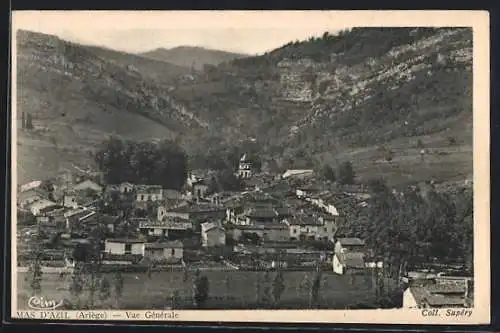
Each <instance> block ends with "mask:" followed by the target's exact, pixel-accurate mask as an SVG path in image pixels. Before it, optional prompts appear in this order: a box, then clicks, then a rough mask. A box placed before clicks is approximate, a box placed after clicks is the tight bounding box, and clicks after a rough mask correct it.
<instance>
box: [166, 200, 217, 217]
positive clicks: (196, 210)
mask: <svg viewBox="0 0 500 333" xmlns="http://www.w3.org/2000/svg"><path fill="white" fill-rule="evenodd" d="M165 216H166V217H178V218H181V219H184V220H191V219H198V218H201V219H211V218H213V219H224V217H225V216H226V211H225V209H224V208H222V207H220V206H216V205H213V204H191V205H182V206H178V207H175V208H172V209H169V210H168V211H167V212H166V213H165Z"/></svg>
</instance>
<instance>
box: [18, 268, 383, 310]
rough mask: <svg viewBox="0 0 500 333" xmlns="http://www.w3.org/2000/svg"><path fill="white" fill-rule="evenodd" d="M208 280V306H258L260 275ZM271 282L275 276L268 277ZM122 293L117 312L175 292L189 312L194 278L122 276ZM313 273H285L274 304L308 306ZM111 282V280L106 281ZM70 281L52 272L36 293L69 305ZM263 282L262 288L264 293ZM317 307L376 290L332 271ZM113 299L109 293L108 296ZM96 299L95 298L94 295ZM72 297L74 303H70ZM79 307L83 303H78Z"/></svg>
mask: <svg viewBox="0 0 500 333" xmlns="http://www.w3.org/2000/svg"><path fill="white" fill-rule="evenodd" d="M204 274H206V276H207V277H208V279H209V285H210V287H209V301H208V302H207V307H208V308H250V309H251V308H255V307H262V306H263V304H262V303H261V302H259V301H258V300H257V296H256V295H257V287H256V285H257V283H256V282H257V280H258V276H259V275H260V276H261V278H262V277H263V276H264V273H262V272H242V271H207V272H204ZM24 276H25V275H24V273H18V279H17V283H18V285H17V290H18V293H17V295H18V296H17V297H18V308H19V309H25V308H26V307H27V301H28V299H29V298H30V297H31V295H32V292H31V290H30V289H29V286H28V285H27V283H26V282H25V280H24ZM270 276H271V281H272V279H273V278H274V273H271V275H270ZM123 277H124V291H123V295H122V298H121V300H120V301H119V305H118V306H119V308H121V309H152V308H153V309H161V308H166V307H171V306H172V294H173V291H174V290H177V292H178V296H177V297H178V298H177V299H178V301H177V302H176V303H175V305H174V307H177V308H188V307H191V306H192V287H193V279H194V274H193V273H190V274H189V275H188V279H187V281H183V280H184V279H183V273H182V272H157V273H153V274H152V276H151V278H149V277H148V276H147V274H136V273H126V274H123ZM311 277H312V272H285V273H284V281H285V282H284V284H285V291H284V292H283V295H282V297H281V301H280V303H279V305H278V307H279V308H307V307H308V306H309V296H308V295H309V289H308V288H307V287H303V285H304V280H305V279H310V278H311ZM109 278H110V280H111V281H113V280H112V278H113V277H112V276H110V277H109ZM70 283H71V277H69V276H67V277H65V278H63V279H61V278H60V277H59V276H58V275H57V274H45V275H44V276H43V280H42V291H41V295H43V296H44V297H45V298H51V299H57V300H61V299H66V300H69V301H70V302H74V299H73V298H72V296H71V294H70V292H69V290H68V288H69V285H70ZM264 285H265V284H261V290H263V289H264V288H265V287H264ZM319 294H320V300H319V301H318V307H319V308H332V309H335V308H337V309H343V308H347V307H349V308H351V307H353V308H356V307H358V306H362V305H363V304H370V303H372V302H374V300H375V288H374V287H373V282H372V279H371V277H369V276H366V277H365V276H357V277H356V278H355V280H354V281H352V280H351V278H350V277H349V276H338V275H334V274H333V273H330V272H328V273H325V274H323V281H322V284H321V289H320V293H319ZM112 295H114V293H113V292H112ZM95 298H96V299H97V298H98V297H97V296H96V297H95ZM72 299H73V300H72ZM80 299H81V301H82V302H85V299H87V300H88V291H87V292H86V293H85V295H83V296H81V298H80ZM80 304H82V303H80ZM94 304H95V307H97V308H101V309H109V308H112V307H116V306H117V305H116V304H117V303H116V298H115V297H113V296H111V298H110V299H108V300H105V301H99V300H96V302H95V303H94Z"/></svg>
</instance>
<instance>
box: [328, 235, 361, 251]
mask: <svg viewBox="0 0 500 333" xmlns="http://www.w3.org/2000/svg"><path fill="white" fill-rule="evenodd" d="M365 249H366V243H365V241H364V240H362V239H360V238H355V237H346V238H337V240H336V242H335V253H346V252H364V250H365Z"/></svg>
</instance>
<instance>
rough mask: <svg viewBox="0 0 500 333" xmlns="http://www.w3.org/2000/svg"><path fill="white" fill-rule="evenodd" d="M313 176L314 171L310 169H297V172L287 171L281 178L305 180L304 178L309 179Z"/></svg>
mask: <svg viewBox="0 0 500 333" xmlns="http://www.w3.org/2000/svg"><path fill="white" fill-rule="evenodd" d="M313 174H314V170H311V169H297V170H287V171H286V172H285V173H284V174H283V175H282V176H281V178H283V179H286V178H291V177H295V178H305V177H310V176H312V175H313Z"/></svg>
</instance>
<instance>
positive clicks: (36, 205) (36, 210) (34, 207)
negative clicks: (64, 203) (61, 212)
mask: <svg viewBox="0 0 500 333" xmlns="http://www.w3.org/2000/svg"><path fill="white" fill-rule="evenodd" d="M56 206H58V205H57V204H56V203H55V202H53V201H50V200H46V199H39V200H37V201H35V202H32V203H31V204H30V205H29V210H30V212H31V214H33V215H35V216H37V215H40V212H41V210H43V209H46V208H49V207H56Z"/></svg>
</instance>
